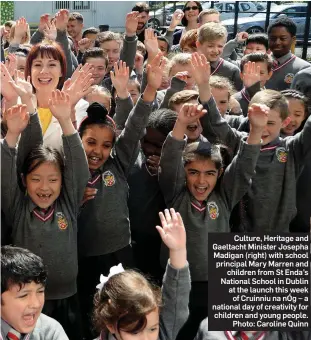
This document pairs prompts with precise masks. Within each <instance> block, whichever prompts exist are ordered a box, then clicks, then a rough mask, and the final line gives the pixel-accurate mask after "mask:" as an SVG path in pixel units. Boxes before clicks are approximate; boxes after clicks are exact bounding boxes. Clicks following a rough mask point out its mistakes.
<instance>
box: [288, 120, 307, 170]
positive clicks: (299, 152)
mask: <svg viewBox="0 0 311 340" xmlns="http://www.w3.org/2000/svg"><path fill="white" fill-rule="evenodd" d="M285 140H286V142H287V143H288V144H289V147H290V149H292V152H293V154H294V158H295V164H297V166H298V167H300V166H302V165H303V163H304V161H305V160H306V159H307V158H308V157H310V155H311V116H309V118H308V120H307V121H306V123H305V126H304V127H303V129H302V131H301V132H299V133H297V134H296V135H295V136H293V137H290V138H285ZM296 169H297V170H298V169H299V168H296Z"/></svg>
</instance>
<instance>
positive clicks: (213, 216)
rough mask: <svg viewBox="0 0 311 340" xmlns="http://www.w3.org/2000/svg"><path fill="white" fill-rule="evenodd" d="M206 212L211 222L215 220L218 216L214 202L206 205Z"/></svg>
mask: <svg viewBox="0 0 311 340" xmlns="http://www.w3.org/2000/svg"><path fill="white" fill-rule="evenodd" d="M207 211H208V213H209V216H210V218H211V219H212V220H216V218H217V217H218V216H219V209H218V205H217V204H216V203H215V202H209V203H208V204H207Z"/></svg>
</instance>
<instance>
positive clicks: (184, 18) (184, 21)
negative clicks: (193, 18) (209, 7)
mask: <svg viewBox="0 0 311 340" xmlns="http://www.w3.org/2000/svg"><path fill="white" fill-rule="evenodd" d="M189 2H195V3H196V5H197V6H198V8H199V13H200V12H202V10H203V8H202V5H201V2H200V1H187V2H186V3H185V5H184V8H183V9H182V11H183V12H184V13H185V8H186V7H188V6H187V4H188V3H189ZM181 23H182V25H183V26H185V27H187V25H188V20H187V19H186V16H185V15H184V16H183V18H182V19H181Z"/></svg>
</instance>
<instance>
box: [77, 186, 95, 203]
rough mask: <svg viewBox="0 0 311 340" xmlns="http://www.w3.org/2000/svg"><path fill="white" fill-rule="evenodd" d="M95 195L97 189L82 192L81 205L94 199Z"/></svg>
mask: <svg viewBox="0 0 311 340" xmlns="http://www.w3.org/2000/svg"><path fill="white" fill-rule="evenodd" d="M96 194H97V189H94V188H86V189H85V191H84V195H83V199H82V203H81V205H84V204H85V203H86V202H87V201H89V200H92V199H94V198H95V196H96Z"/></svg>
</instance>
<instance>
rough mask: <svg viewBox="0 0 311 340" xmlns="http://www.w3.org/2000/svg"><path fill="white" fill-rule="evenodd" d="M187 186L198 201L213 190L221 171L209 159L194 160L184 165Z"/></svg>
mask: <svg viewBox="0 0 311 340" xmlns="http://www.w3.org/2000/svg"><path fill="white" fill-rule="evenodd" d="M185 170H186V180H187V188H188V190H189V191H190V193H191V194H192V196H193V197H194V198H195V199H196V200H197V201H199V202H202V201H204V200H206V199H207V197H208V196H209V194H210V193H211V192H212V191H213V190H214V188H215V186H216V183H217V179H218V177H219V175H220V174H221V172H220V171H219V170H217V169H216V166H215V163H214V162H213V161H212V160H211V159H205V160H195V161H192V162H190V163H187V164H186V165H185Z"/></svg>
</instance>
